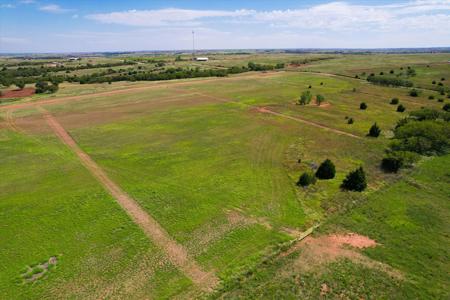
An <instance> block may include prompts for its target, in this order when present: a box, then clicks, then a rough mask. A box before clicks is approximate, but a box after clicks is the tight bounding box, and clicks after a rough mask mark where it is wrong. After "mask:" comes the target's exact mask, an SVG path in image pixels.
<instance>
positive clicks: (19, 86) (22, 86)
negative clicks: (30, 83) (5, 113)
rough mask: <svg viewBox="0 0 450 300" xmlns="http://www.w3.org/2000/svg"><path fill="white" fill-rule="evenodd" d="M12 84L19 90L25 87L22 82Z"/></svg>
mask: <svg viewBox="0 0 450 300" xmlns="http://www.w3.org/2000/svg"><path fill="white" fill-rule="evenodd" d="M14 84H15V85H16V86H17V87H18V88H19V89H21V90H23V88H24V87H25V82H24V81H23V80H17V81H16V82H15V83H14Z"/></svg>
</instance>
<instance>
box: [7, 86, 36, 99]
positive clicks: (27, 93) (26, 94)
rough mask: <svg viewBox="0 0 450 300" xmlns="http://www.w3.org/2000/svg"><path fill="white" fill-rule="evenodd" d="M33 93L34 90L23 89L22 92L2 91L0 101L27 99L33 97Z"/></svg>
mask: <svg viewBox="0 0 450 300" xmlns="http://www.w3.org/2000/svg"><path fill="white" fill-rule="evenodd" d="M34 93H35V90H34V88H24V89H22V90H6V91H2V95H1V96H0V99H4V98H23V97H29V96H31V95H34Z"/></svg>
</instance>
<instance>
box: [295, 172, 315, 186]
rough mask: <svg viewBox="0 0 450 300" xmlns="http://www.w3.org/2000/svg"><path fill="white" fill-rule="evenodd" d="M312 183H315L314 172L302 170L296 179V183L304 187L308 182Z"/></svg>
mask: <svg viewBox="0 0 450 300" xmlns="http://www.w3.org/2000/svg"><path fill="white" fill-rule="evenodd" d="M314 183H316V177H315V176H314V174H312V173H310V172H304V173H303V174H302V175H301V176H300V178H299V179H298V182H297V185H298V186H302V187H306V186H308V185H310V184H314Z"/></svg>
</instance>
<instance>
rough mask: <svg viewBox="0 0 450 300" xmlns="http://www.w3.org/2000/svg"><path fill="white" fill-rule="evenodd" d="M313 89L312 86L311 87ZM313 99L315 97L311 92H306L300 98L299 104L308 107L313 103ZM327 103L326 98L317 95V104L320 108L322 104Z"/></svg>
mask: <svg viewBox="0 0 450 300" xmlns="http://www.w3.org/2000/svg"><path fill="white" fill-rule="evenodd" d="M310 88H311V86H310ZM312 98H313V95H312V93H311V92H310V91H304V92H303V93H302V94H301V95H300V98H299V99H298V104H300V105H307V104H309V103H311V100H312ZM324 101H325V96H323V95H320V94H317V95H316V104H317V105H319V106H320V104H322V103H323V102H324Z"/></svg>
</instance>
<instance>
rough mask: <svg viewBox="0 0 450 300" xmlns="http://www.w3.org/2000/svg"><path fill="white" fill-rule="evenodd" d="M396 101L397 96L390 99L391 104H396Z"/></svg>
mask: <svg viewBox="0 0 450 300" xmlns="http://www.w3.org/2000/svg"><path fill="white" fill-rule="evenodd" d="M398 102H399V100H398V98H392V99H391V104H392V105H395V104H398Z"/></svg>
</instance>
